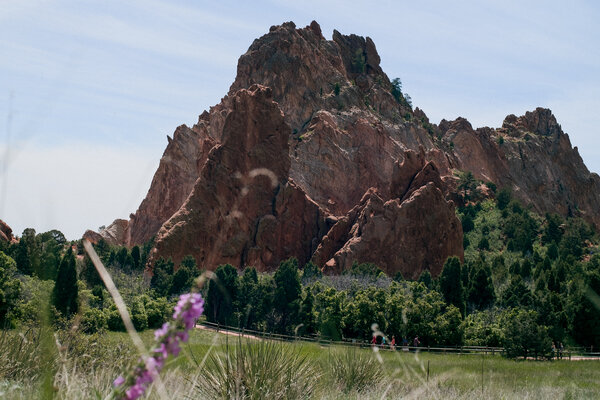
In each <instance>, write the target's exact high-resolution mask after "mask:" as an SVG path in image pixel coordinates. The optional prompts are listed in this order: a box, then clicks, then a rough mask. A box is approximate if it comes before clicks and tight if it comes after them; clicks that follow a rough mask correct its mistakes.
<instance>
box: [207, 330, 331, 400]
mask: <svg viewBox="0 0 600 400" xmlns="http://www.w3.org/2000/svg"><path fill="white" fill-rule="evenodd" d="M319 375H320V374H319V372H318V370H317V369H316V368H314V367H313V366H312V365H311V364H310V362H309V361H308V360H307V359H306V357H304V356H302V355H301V354H300V351H299V349H298V348H297V347H295V346H293V345H290V344H286V343H278V342H273V341H259V342H242V341H241V340H239V341H238V342H237V344H236V345H234V346H227V347H226V348H225V350H224V351H222V352H215V353H212V354H211V355H210V356H209V357H208V359H207V361H206V363H205V364H204V367H203V369H202V370H201V371H200V373H199V375H198V377H197V380H196V388H197V390H198V392H199V393H200V394H201V395H202V396H203V397H206V398H210V399H248V400H253V399H289V400H291V399H307V398H310V397H311V396H312V394H313V393H314V390H315V387H316V384H317V382H318V380H319Z"/></svg>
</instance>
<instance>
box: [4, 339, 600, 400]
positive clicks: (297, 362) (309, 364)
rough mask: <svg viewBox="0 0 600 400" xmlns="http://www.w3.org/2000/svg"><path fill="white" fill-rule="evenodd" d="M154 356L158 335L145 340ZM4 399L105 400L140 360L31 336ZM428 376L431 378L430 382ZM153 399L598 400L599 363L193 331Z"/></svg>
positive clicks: (9, 343)
mask: <svg viewBox="0 0 600 400" xmlns="http://www.w3.org/2000/svg"><path fill="white" fill-rule="evenodd" d="M141 336H142V339H143V340H144V342H145V343H146V344H147V345H148V346H150V345H151V344H152V342H153V334H152V332H151V331H145V332H143V333H142V334H141ZM0 340H1V341H0V348H1V350H2V351H1V356H0V357H1V360H0V398H3V399H36V398H56V399H94V398H97V399H104V398H106V397H107V396H108V395H109V394H110V390H111V383H112V381H113V380H114V378H115V377H116V376H118V375H119V374H122V373H124V372H126V371H127V369H128V368H130V367H131V365H132V364H133V363H134V362H135V361H136V359H137V357H138V354H137V352H136V350H135V347H134V346H133V344H132V342H131V340H130V338H129V337H128V336H127V334H125V333H115V332H107V333H101V334H95V335H82V334H79V333H72V332H68V331H62V332H58V333H52V332H50V331H47V332H46V331H40V330H37V329H32V330H29V331H23V330H21V331H4V332H3V333H2V336H1V339H0ZM428 372H429V373H428ZM161 376H162V379H161V382H155V383H154V384H153V385H152V386H151V388H150V390H149V392H148V396H147V398H151V399H158V398H160V396H159V390H157V389H158V387H157V385H163V387H164V390H165V392H166V393H167V394H168V396H169V397H168V398H170V399H189V398H202V399H204V398H240V399H262V398H274V399H302V398H314V399H389V398H392V399H393V398H408V399H411V398H415V399H416V398H419V399H423V398H426V399H429V398H431V399H438V398H439V399H463V398H469V399H479V398H484V399H488V398H491V399H549V398H552V399H580V398H583V399H596V398H598V397H599V396H600V361H593V360H584V361H569V360H559V361H557V360H553V361H529V360H527V361H523V360H520V361H514V360H509V359H505V358H503V357H502V356H500V355H494V356H492V355H457V354H430V353H426V352H418V353H412V352H404V351H389V350H378V351H374V350H373V349H370V348H363V349H355V348H348V347H342V346H322V345H319V344H317V343H308V342H293V343H282V342H275V341H265V340H256V339H248V338H240V337H236V336H227V335H224V334H221V333H214V332H212V331H205V330H201V329H196V330H195V331H194V332H193V333H192V335H191V337H190V340H189V342H188V344H186V345H185V346H184V348H183V350H182V352H181V353H180V355H179V357H177V358H173V359H170V361H169V362H168V364H167V367H166V369H165V370H164V371H163V373H162V374H161Z"/></svg>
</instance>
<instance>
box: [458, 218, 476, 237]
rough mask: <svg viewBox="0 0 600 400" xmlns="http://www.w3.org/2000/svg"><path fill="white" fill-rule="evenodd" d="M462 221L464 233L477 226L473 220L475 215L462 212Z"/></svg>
mask: <svg viewBox="0 0 600 400" xmlns="http://www.w3.org/2000/svg"><path fill="white" fill-rule="evenodd" d="M460 222H461V224H462V228H463V232H464V233H469V232H471V231H472V230H473V228H475V223H474V222H473V216H472V215H471V214H461V217H460Z"/></svg>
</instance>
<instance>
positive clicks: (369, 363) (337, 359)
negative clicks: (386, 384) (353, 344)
mask: <svg viewBox="0 0 600 400" xmlns="http://www.w3.org/2000/svg"><path fill="white" fill-rule="evenodd" d="M325 370H326V371H329V373H330V374H331V376H332V378H333V380H334V381H335V382H336V383H337V384H338V385H339V386H340V389H341V390H343V391H344V392H346V393H348V392H351V391H353V390H355V391H357V392H361V391H363V390H365V389H367V388H370V387H372V386H374V385H376V384H377V383H379V382H380V381H381V378H382V375H381V368H380V365H379V362H378V361H377V359H376V358H375V356H374V354H373V353H371V352H369V351H367V350H360V349H359V350H357V349H354V348H353V349H344V350H340V351H338V352H335V353H332V354H331V357H330V358H329V360H328V362H327V364H326V366H325Z"/></svg>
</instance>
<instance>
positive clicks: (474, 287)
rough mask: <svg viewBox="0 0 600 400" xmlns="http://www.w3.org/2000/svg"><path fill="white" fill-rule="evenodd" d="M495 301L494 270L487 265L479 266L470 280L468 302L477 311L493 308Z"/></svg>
mask: <svg viewBox="0 0 600 400" xmlns="http://www.w3.org/2000/svg"><path fill="white" fill-rule="evenodd" d="M495 300H496V293H495V291H494V284H493V282H492V270H491V269H490V267H489V266H488V265H487V264H479V265H477V266H476V268H475V271H474V273H473V277H472V278H471V280H470V287H469V294H468V302H469V304H470V305H471V306H472V307H474V308H475V309H477V310H485V309H486V308H489V307H491V306H492V305H493V304H494V301H495Z"/></svg>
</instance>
